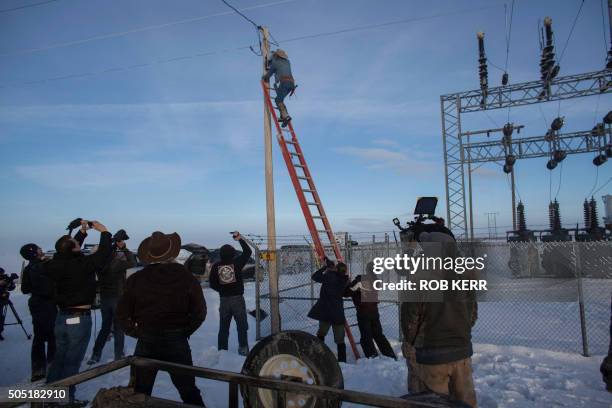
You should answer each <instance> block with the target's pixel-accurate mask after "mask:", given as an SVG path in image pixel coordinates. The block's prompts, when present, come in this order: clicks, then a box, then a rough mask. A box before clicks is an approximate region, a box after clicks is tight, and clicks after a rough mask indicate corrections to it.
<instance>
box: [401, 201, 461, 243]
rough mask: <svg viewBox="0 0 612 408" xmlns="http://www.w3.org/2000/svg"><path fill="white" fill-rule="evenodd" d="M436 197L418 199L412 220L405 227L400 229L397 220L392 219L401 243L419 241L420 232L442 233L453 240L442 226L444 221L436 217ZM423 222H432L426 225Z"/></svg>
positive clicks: (447, 230) (448, 231) (450, 233)
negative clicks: (398, 231)
mask: <svg viewBox="0 0 612 408" xmlns="http://www.w3.org/2000/svg"><path fill="white" fill-rule="evenodd" d="M437 205H438V198H437V197H419V198H418V199H417V202H416V207H415V208H414V214H415V217H414V220H413V221H408V222H407V223H406V225H407V227H402V226H401V223H400V220H399V219H398V218H394V219H393V224H395V226H396V227H397V228H399V230H400V238H401V241H402V242H412V241H419V235H421V233H422V232H442V233H444V234H448V235H450V236H452V237H453V238H455V236H454V235H453V233H452V232H451V230H449V229H448V228H446V226H445V225H444V219H443V218H440V217H436V216H435V215H434V214H435V213H436V206H437ZM425 221H433V222H431V223H426V222H425Z"/></svg>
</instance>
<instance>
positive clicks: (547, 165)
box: [546, 159, 558, 170]
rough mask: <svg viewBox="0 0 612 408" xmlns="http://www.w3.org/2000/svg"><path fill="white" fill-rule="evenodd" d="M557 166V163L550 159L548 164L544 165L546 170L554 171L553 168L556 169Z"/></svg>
mask: <svg viewBox="0 0 612 408" xmlns="http://www.w3.org/2000/svg"><path fill="white" fill-rule="evenodd" d="M557 164H558V163H557V162H556V161H555V160H553V159H550V160H549V161H548V163H546V168H547V169H548V170H554V168H555V167H557Z"/></svg>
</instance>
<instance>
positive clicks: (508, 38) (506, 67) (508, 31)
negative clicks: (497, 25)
mask: <svg viewBox="0 0 612 408" xmlns="http://www.w3.org/2000/svg"><path fill="white" fill-rule="evenodd" d="M507 10H508V8H507V6H506V5H504V11H505V13H504V14H506V13H507ZM513 17H514V0H512V6H511V8H510V23H509V24H508V26H509V27H508V29H507V30H506V63H505V64H504V74H505V75H508V64H509V61H510V40H511V39H512V20H513ZM507 21H508V18H507V17H506V18H504V24H506V22H507ZM510 109H511V107H510V106H509V105H508V117H507V123H510Z"/></svg>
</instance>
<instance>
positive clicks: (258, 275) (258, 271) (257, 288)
mask: <svg viewBox="0 0 612 408" xmlns="http://www.w3.org/2000/svg"><path fill="white" fill-rule="evenodd" d="M259 261H260V258H259V248H258V247H255V280H256V285H255V322H256V323H255V340H258V341H259V339H261V323H260V321H261V316H260V310H259V306H260V305H261V302H260V300H259V297H260V295H261V289H260V285H261V281H262V280H263V277H262V276H261V266H260V265H259Z"/></svg>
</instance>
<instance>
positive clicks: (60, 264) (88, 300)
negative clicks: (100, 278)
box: [44, 231, 112, 309]
mask: <svg viewBox="0 0 612 408" xmlns="http://www.w3.org/2000/svg"><path fill="white" fill-rule="evenodd" d="M79 234H80V231H79V233H77V235H79ZM79 238H80V237H79ZM79 238H77V237H76V236H75V239H77V241H79ZM111 250H112V248H111V234H110V232H103V233H102V234H100V244H99V245H98V250H97V251H96V253H95V254H93V255H87V256H85V255H83V254H82V253H80V252H73V253H69V254H60V253H56V254H55V255H54V256H53V259H52V260H51V261H49V262H47V263H46V264H45V272H44V273H45V275H46V276H48V277H49V278H50V279H51V280H52V281H53V282H54V284H55V288H56V290H55V292H56V297H55V300H56V302H57V305H58V306H59V308H60V309H65V308H69V307H73V306H80V305H91V304H92V303H93V302H94V299H95V297H96V271H99V270H100V269H101V268H102V267H103V266H104V264H105V262H107V260H108V258H109V257H110V255H111Z"/></svg>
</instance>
